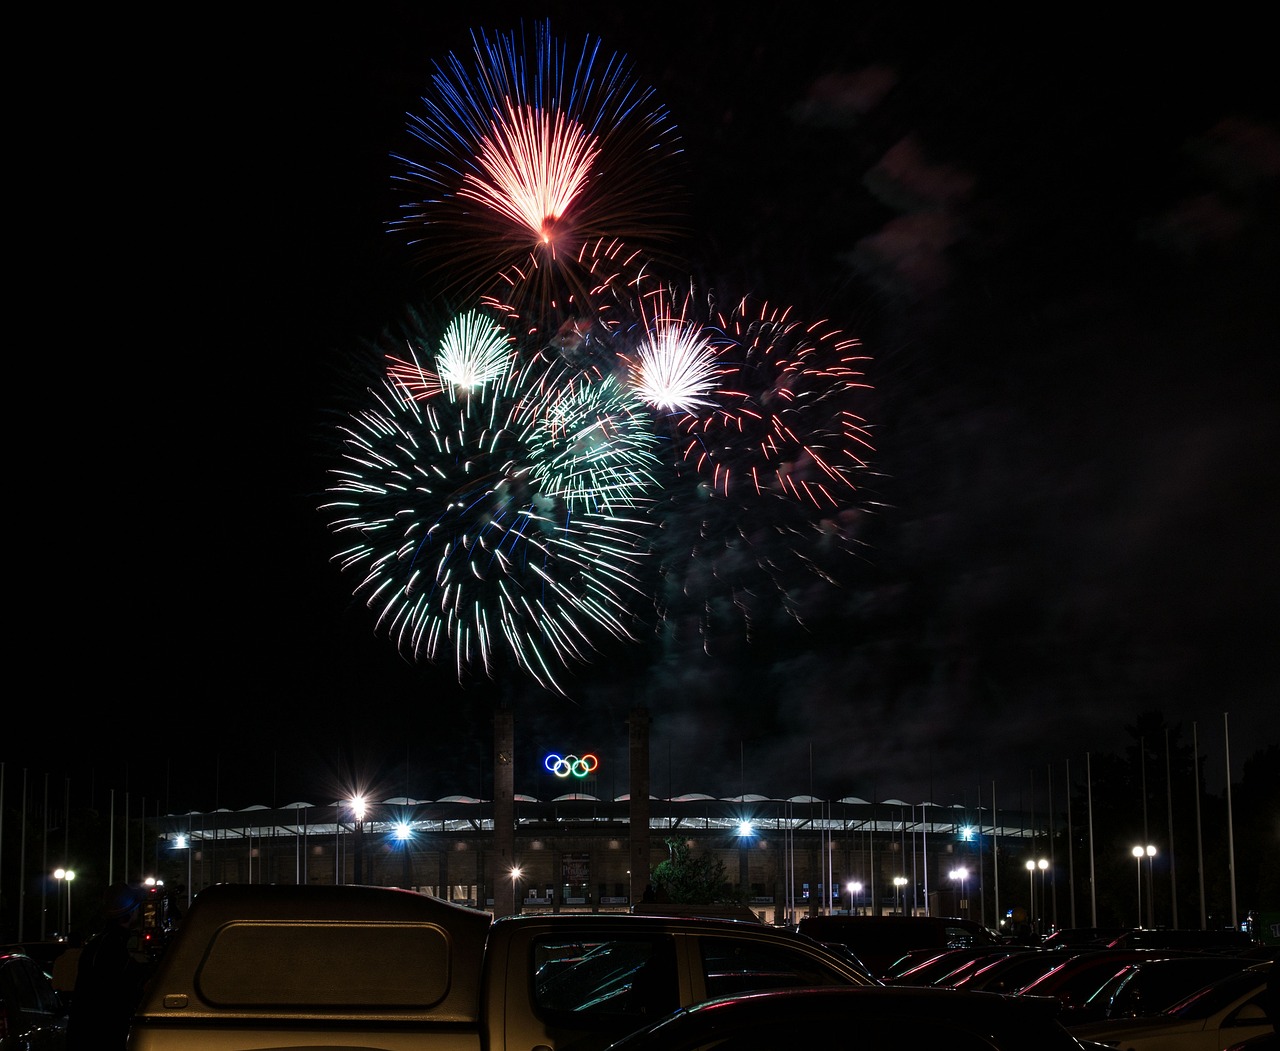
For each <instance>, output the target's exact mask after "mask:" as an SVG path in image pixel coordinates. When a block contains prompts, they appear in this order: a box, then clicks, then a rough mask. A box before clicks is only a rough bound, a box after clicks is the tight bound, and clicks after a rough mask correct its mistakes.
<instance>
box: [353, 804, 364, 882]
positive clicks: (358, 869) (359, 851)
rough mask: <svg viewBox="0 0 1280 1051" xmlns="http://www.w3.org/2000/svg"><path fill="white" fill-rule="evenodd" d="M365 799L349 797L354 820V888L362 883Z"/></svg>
mask: <svg viewBox="0 0 1280 1051" xmlns="http://www.w3.org/2000/svg"><path fill="white" fill-rule="evenodd" d="M365 807H366V804H365V798H364V796H352V797H351V813H352V814H353V815H354V816H355V819H356V829H355V835H356V844H355V846H356V850H355V854H356V856H355V871H354V876H355V881H356V886H361V885H362V884H363V883H364V815H365Z"/></svg>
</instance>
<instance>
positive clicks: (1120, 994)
mask: <svg viewBox="0 0 1280 1051" xmlns="http://www.w3.org/2000/svg"><path fill="white" fill-rule="evenodd" d="M1249 965H1250V961H1249V960H1248V959H1246V958H1244V957H1240V956H1211V955H1208V954H1205V953H1192V954H1190V955H1187V956H1171V957H1161V958H1160V959H1156V960H1134V961H1133V962H1132V963H1127V964H1124V965H1123V966H1122V967H1121V968H1120V969H1119V970H1118V971H1116V973H1115V974H1113V975H1112V976H1111V977H1110V978H1109V979H1107V981H1106V982H1104V983H1103V984H1102V985H1101V986H1099V987H1098V989H1097V990H1096V991H1095V992H1094V993H1093V995H1092V996H1090V997H1089V998H1088V999H1087V1000H1086V1001H1085V1002H1084V1003H1080V1004H1073V1005H1071V1006H1070V1007H1069V1008H1068V1009H1067V1011H1066V1013H1064V1014H1063V1018H1062V1020H1063V1024H1064V1025H1083V1024H1084V1023H1085V1022H1099V1021H1102V1020H1103V1019H1107V1018H1147V1017H1150V1016H1151V1015H1156V1014H1160V1013H1161V1012H1163V1011H1164V1010H1166V1009H1167V1008H1169V1007H1171V1006H1172V1005H1174V1004H1176V1003H1177V1002H1178V1001H1179V1000H1181V999H1183V998H1184V997H1186V996H1189V995H1190V994H1191V993H1194V992H1195V991H1196V990H1197V989H1202V988H1204V987H1205V986H1206V985H1208V984H1210V983H1211V982H1216V981H1217V980H1218V979H1219V978H1222V977H1223V976H1225V975H1228V974H1234V973H1235V972H1236V971H1243V970H1244V969H1245V968H1246V967H1248V966H1249Z"/></svg>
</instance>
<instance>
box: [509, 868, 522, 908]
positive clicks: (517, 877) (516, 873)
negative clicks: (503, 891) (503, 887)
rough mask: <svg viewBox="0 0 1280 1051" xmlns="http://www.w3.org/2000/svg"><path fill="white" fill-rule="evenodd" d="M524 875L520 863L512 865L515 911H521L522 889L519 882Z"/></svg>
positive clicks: (512, 900) (512, 889) (512, 901)
mask: <svg viewBox="0 0 1280 1051" xmlns="http://www.w3.org/2000/svg"><path fill="white" fill-rule="evenodd" d="M521 875H522V873H521V871H520V866H519V865H512V866H511V908H512V911H513V912H515V913H517V914H518V913H519V912H520V889H519V886H518V884H519V882H520V876H521Z"/></svg>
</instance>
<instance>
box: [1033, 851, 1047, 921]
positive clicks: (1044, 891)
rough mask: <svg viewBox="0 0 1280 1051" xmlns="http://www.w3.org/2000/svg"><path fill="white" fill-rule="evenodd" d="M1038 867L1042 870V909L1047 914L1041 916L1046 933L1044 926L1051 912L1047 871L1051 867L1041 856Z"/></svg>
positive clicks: (1037, 863)
mask: <svg viewBox="0 0 1280 1051" xmlns="http://www.w3.org/2000/svg"><path fill="white" fill-rule="evenodd" d="M1036 868H1038V869H1039V870H1040V911H1041V912H1043V913H1045V914H1046V915H1044V916H1041V917H1040V932H1041V933H1044V926H1045V922H1046V920H1047V919H1048V915H1047V914H1048V912H1049V908H1048V906H1047V905H1046V904H1045V902H1047V901H1048V900H1049V888H1048V887H1047V886H1046V885H1045V871H1046V870H1047V869H1048V868H1049V862H1048V861H1046V860H1045V859H1044V858H1041V859H1040V860H1039V861H1037V862H1036Z"/></svg>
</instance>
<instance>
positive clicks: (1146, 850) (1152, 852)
mask: <svg viewBox="0 0 1280 1051" xmlns="http://www.w3.org/2000/svg"><path fill="white" fill-rule="evenodd" d="M1130 853H1132V854H1133V859H1134V860H1135V862H1137V863H1138V927H1142V859H1143V856H1147V858H1155V856H1156V847H1153V846H1152V845H1151V844H1147V846H1135V847H1134V849H1133V850H1132V851H1130ZM1149 908H1151V906H1149V904H1148V909H1149ZM1148 926H1149V924H1148Z"/></svg>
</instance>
